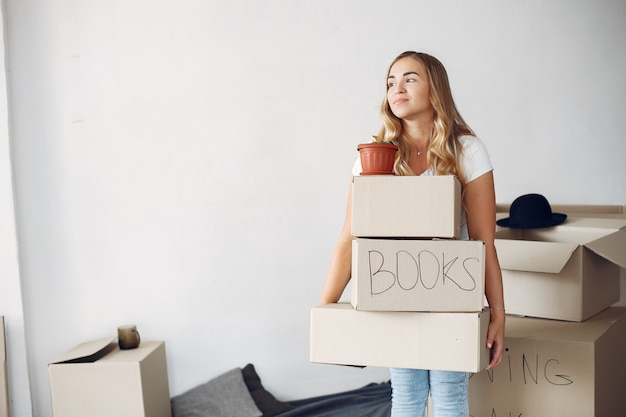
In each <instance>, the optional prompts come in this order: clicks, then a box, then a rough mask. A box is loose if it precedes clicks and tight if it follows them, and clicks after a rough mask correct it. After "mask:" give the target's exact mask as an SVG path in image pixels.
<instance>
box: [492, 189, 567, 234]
mask: <svg viewBox="0 0 626 417" xmlns="http://www.w3.org/2000/svg"><path fill="white" fill-rule="evenodd" d="M509 214H510V217H508V218H506V219H500V220H498V221H497V224H498V226H502V227H510V228H512V229H540V228H542V227H550V226H556V225H557V224H561V223H563V222H564V221H565V219H566V218H567V215H566V214H562V213H552V209H551V208H550V203H548V200H547V199H546V198H545V197H544V196H542V195H541V194H526V195H523V196H520V197H517V198H516V199H515V201H513V203H512V204H511V208H510V209H509Z"/></svg>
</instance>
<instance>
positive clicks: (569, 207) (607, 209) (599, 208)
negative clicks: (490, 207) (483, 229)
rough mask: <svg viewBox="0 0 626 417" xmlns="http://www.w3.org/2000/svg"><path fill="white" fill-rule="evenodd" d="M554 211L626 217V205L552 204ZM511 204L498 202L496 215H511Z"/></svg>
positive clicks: (593, 215)
mask: <svg viewBox="0 0 626 417" xmlns="http://www.w3.org/2000/svg"><path fill="white" fill-rule="evenodd" d="M550 208H551V209H552V212H553V213H565V214H567V215H568V216H570V217H597V218H614V219H623V218H626V205H624V206H618V205H575V204H551V205H550ZM510 209H511V205H510V204H503V203H498V204H496V212H497V213H496V217H497V218H498V219H501V218H505V217H509V214H510V213H509V211H510Z"/></svg>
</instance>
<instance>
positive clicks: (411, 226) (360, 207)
mask: <svg viewBox="0 0 626 417" xmlns="http://www.w3.org/2000/svg"><path fill="white" fill-rule="evenodd" d="M460 231H461V184H460V183H459V181H458V180H457V179H456V177H454V176H451V175H442V176H395V175H372V176H357V177H354V183H353V188H352V235H353V236H357V237H374V238H376V237H405V238H406V237H408V238H411V237H427V238H456V239H458V238H459V237H460Z"/></svg>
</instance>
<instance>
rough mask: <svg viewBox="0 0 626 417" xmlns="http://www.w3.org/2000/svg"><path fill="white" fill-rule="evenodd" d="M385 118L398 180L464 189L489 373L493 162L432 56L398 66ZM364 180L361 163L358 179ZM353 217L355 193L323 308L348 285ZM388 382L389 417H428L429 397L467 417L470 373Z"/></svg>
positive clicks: (392, 70)
mask: <svg viewBox="0 0 626 417" xmlns="http://www.w3.org/2000/svg"><path fill="white" fill-rule="evenodd" d="M381 116H382V120H383V126H382V129H381V131H380V133H379V134H378V136H377V137H376V139H377V140H378V141H393V142H394V143H396V144H397V145H398V148H399V150H398V152H397V155H396V160H395V164H394V173H395V174H396V175H455V176H456V177H457V178H458V179H459V181H460V183H461V184H463V207H464V211H463V213H462V230H461V238H462V239H466V240H467V239H473V240H481V241H483V242H485V250H486V252H485V295H486V297H487V302H488V303H489V306H490V307H491V321H490V324H489V329H488V332H487V340H486V346H487V348H489V349H491V351H492V358H491V361H490V363H489V365H488V369H491V368H494V367H496V366H498V365H499V364H500V361H501V360H502V352H503V350H504V322H505V311H504V295H503V289H502V274H501V271H500V265H499V263H498V257H497V254H496V249H495V245H494V233H495V220H496V206H495V190H494V182H493V167H492V165H491V161H490V160H489V155H488V154H487V151H486V149H485V147H484V145H483V144H482V142H481V141H480V139H478V138H477V137H476V136H474V133H473V132H472V130H471V129H470V128H469V126H468V125H467V124H466V123H465V121H464V120H463V118H462V117H461V115H460V114H459V112H458V111H457V109H456V105H455V104H454V100H453V99H452V93H451V91H450V84H449V82H448V76H447V73H446V70H445V68H444V66H443V64H441V62H439V60H437V59H436V58H434V57H432V56H430V55H427V54H424V53H417V52H412V51H408V52H404V53H402V54H400V55H399V56H398V57H397V58H396V59H394V61H393V62H392V63H391V66H390V67H389V70H388V72H387V94H386V96H385V98H384V100H383V103H382V106H381ZM360 173H361V165H360V161H359V160H358V159H357V161H356V162H355V165H354V168H353V175H360ZM350 187H352V185H350ZM351 211H352V189H350V192H349V197H348V207H347V210H346V217H345V221H344V224H343V227H342V230H341V233H340V236H339V240H338V242H337V245H336V247H335V251H334V254H333V257H332V260H331V263H330V267H329V269H328V273H327V275H326V280H325V283H324V287H323V290H322V295H321V298H320V304H328V303H335V302H337V301H338V300H339V298H340V297H341V294H342V293H343V291H344V289H345V287H346V285H347V284H348V281H349V280H350V268H351V258H352V235H351V231H350V225H351ZM390 376H391V386H392V411H391V415H392V417H404V416H407V417H408V416H411V417H415V416H423V415H424V409H425V405H426V400H427V398H428V394H429V392H430V395H431V399H432V405H433V408H434V413H435V416H436V417H443V416H454V417H458V416H469V407H468V402H467V386H468V378H469V374H468V373H466V372H450V371H429V370H416V369H395V368H394V369H390Z"/></svg>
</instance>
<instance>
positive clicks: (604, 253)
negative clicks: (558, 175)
mask: <svg viewBox="0 0 626 417" xmlns="http://www.w3.org/2000/svg"><path fill="white" fill-rule="evenodd" d="M624 227H626V219H611V218H576V217H568V219H567V220H566V222H565V223H563V224H561V225H559V226H555V227H550V228H545V229H527V230H518V229H505V228H502V229H500V230H498V231H497V232H496V241H495V244H496V248H497V251H498V258H499V260H500V267H501V268H502V278H503V283H504V297H505V305H506V309H507V313H509V314H518V315H525V316H532V317H541V318H549V319H559V320H568V321H583V320H585V319H587V318H589V317H591V316H593V315H594V314H597V313H599V312H600V311H602V310H604V309H605V308H607V307H609V306H611V305H612V304H614V303H616V302H617V301H619V297H620V267H621V268H623V267H626V230H624Z"/></svg>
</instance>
